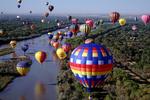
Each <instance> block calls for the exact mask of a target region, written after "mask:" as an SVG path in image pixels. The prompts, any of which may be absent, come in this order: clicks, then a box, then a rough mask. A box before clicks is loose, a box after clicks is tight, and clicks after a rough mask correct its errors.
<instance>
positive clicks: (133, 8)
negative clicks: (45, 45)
mask: <svg viewBox="0 0 150 100" xmlns="http://www.w3.org/2000/svg"><path fill="white" fill-rule="evenodd" d="M46 1H49V2H50V3H51V4H52V5H54V6H55V9H54V11H53V12H52V13H53V14H58V13H61V14H63V13H68V14H69V13H71V14H72V13H79V14H80V13H81V14H85V13H96V14H107V13H110V12H112V11H118V12H120V13H123V14H150V0H23V2H22V4H21V8H20V9H18V8H17V0H0V11H3V12H5V13H6V12H7V13H25V14H26V13H29V11H30V10H32V11H33V13H34V14H40V13H43V12H45V11H48V10H47V7H46V5H45V2H46Z"/></svg>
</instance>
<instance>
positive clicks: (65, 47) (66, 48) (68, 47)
mask: <svg viewBox="0 0 150 100" xmlns="http://www.w3.org/2000/svg"><path fill="white" fill-rule="evenodd" d="M62 49H63V50H64V51H65V52H66V53H68V52H69V51H70V50H71V44H70V43H65V44H63V45H62Z"/></svg>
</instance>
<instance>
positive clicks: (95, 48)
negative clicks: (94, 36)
mask: <svg viewBox="0 0 150 100" xmlns="http://www.w3.org/2000/svg"><path fill="white" fill-rule="evenodd" d="M112 67H113V58H112V56H111V55H110V53H109V51H108V50H107V49H106V48H105V47H104V46H102V45H98V44H95V43H89V44H82V45H80V46H78V47H77V48H76V49H74V50H73V52H72V53H71V57H70V68H71V70H72V72H73V74H74V75H75V77H76V78H77V80H79V82H80V83H81V84H82V85H83V86H84V87H86V88H87V91H88V92H92V90H93V89H95V88H98V87H99V86H100V85H101V84H102V83H103V82H104V81H105V79H106V78H107V76H108V75H109V74H110V72H111V71H112Z"/></svg>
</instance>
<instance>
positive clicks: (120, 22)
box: [119, 18, 126, 26]
mask: <svg viewBox="0 0 150 100" xmlns="http://www.w3.org/2000/svg"><path fill="white" fill-rule="evenodd" d="M119 24H120V25H121V26H124V25H125V24H126V19H124V18H121V19H119Z"/></svg>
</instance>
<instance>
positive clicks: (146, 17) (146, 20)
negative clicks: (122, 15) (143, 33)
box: [141, 15, 150, 25]
mask: <svg viewBox="0 0 150 100" xmlns="http://www.w3.org/2000/svg"><path fill="white" fill-rule="evenodd" d="M141 19H142V21H143V22H144V24H145V25H146V24H148V23H149V22H150V15H142V17H141Z"/></svg>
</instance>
